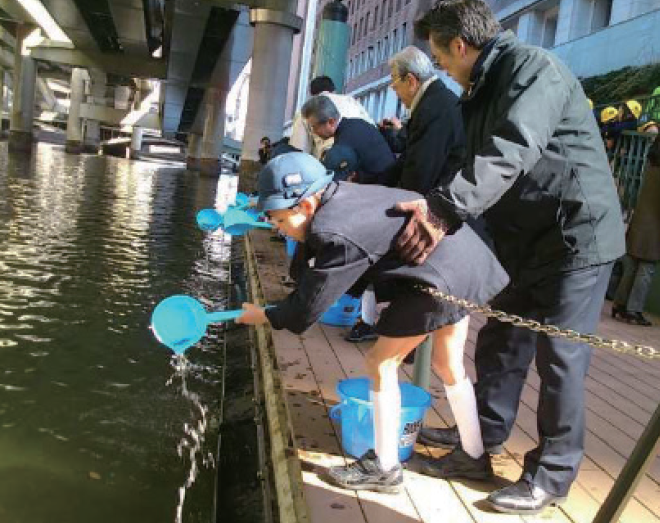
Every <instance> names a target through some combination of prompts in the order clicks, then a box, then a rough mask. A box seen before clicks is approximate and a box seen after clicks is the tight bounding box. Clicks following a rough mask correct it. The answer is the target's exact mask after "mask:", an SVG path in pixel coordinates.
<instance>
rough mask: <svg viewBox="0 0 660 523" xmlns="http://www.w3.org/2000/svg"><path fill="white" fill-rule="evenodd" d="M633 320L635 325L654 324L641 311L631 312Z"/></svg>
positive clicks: (645, 325)
mask: <svg viewBox="0 0 660 523" xmlns="http://www.w3.org/2000/svg"><path fill="white" fill-rule="evenodd" d="M630 314H631V315H632V317H633V318H632V322H631V323H634V324H635V325H641V326H643V327H650V326H651V325H653V324H652V323H651V322H650V321H649V320H648V319H647V318H646V316H644V315H643V314H642V313H641V312H631V313H630Z"/></svg>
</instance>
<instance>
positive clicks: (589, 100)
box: [587, 98, 594, 109]
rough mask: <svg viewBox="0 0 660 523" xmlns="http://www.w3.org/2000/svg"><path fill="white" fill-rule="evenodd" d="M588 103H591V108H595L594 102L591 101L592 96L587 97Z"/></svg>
mask: <svg viewBox="0 0 660 523" xmlns="http://www.w3.org/2000/svg"><path fill="white" fill-rule="evenodd" d="M587 103H588V104H589V109H593V108H594V103H593V102H592V101H591V98H587Z"/></svg>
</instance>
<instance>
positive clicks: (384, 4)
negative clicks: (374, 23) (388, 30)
mask: <svg viewBox="0 0 660 523" xmlns="http://www.w3.org/2000/svg"><path fill="white" fill-rule="evenodd" d="M386 7H387V0H385V1H384V2H383V10H382V11H381V12H380V25H383V20H385V8H386Z"/></svg>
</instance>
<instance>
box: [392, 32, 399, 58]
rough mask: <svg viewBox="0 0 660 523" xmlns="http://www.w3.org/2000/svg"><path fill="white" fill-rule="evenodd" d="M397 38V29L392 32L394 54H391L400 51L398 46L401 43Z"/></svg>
mask: <svg viewBox="0 0 660 523" xmlns="http://www.w3.org/2000/svg"><path fill="white" fill-rule="evenodd" d="M396 37H397V32H396V29H395V30H394V31H392V53H391V54H394V53H396V52H397V51H398V49H397V45H399V41H398V40H397V39H396Z"/></svg>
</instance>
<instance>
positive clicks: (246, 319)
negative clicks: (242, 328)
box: [236, 303, 268, 325]
mask: <svg viewBox="0 0 660 523" xmlns="http://www.w3.org/2000/svg"><path fill="white" fill-rule="evenodd" d="M243 310H244V311H245V312H244V313H243V314H242V315H241V316H240V317H238V318H236V323H243V324H245V325H263V324H264V323H267V322H268V318H267V317H266V313H265V312H264V309H263V308H262V307H259V306H258V305H255V304H254V303H244V304H243Z"/></svg>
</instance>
